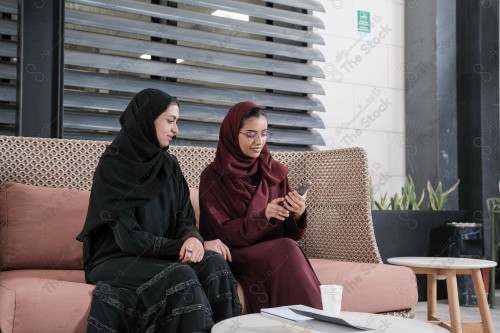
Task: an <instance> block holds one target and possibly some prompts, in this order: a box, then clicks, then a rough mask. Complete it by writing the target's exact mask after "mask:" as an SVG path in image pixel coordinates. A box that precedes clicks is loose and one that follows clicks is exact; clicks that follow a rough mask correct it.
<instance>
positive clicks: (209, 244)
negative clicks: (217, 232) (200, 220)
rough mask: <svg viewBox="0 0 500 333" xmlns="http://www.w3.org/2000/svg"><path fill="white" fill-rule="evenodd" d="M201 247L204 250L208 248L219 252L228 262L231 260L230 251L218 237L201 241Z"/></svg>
mask: <svg viewBox="0 0 500 333" xmlns="http://www.w3.org/2000/svg"><path fill="white" fill-rule="evenodd" d="M203 247H204V248H205V250H210V251H214V252H217V253H219V254H220V255H221V256H223V257H224V259H226V260H227V261H229V262H231V261H233V258H231V252H230V251H229V248H228V247H227V246H226V244H224V243H222V241H221V240H220V239H214V240H211V241H205V242H204V243H203Z"/></svg>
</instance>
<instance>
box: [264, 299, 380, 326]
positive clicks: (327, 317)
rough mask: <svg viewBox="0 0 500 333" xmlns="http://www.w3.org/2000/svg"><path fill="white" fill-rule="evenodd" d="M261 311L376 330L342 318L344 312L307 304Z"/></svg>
mask: <svg viewBox="0 0 500 333" xmlns="http://www.w3.org/2000/svg"><path fill="white" fill-rule="evenodd" d="M260 311H261V312H262V313H267V314H270V315H273V316H277V317H280V318H284V319H288V320H292V321H304V320H311V319H316V320H321V321H324V322H328V323H331V324H336V325H342V326H347V327H352V328H356V329H358V330H362V331H371V330H374V329H373V328H370V327H364V326H359V325H357V324H355V323H353V322H351V321H349V320H346V319H344V318H342V313H341V314H340V315H337V316H333V315H331V314H329V313H328V312H325V311H323V310H318V309H315V308H311V307H309V306H305V305H290V306H280V307H276V308H264V309H261V310H260Z"/></svg>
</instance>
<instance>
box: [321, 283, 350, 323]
mask: <svg viewBox="0 0 500 333" xmlns="http://www.w3.org/2000/svg"><path fill="white" fill-rule="evenodd" d="M320 289H321V302H322V303H323V311H325V312H328V313H329V314H331V315H334V316H337V315H339V314H340V308H341V306H342V289H344V287H343V286H341V285H338V284H324V285H321V286H320Z"/></svg>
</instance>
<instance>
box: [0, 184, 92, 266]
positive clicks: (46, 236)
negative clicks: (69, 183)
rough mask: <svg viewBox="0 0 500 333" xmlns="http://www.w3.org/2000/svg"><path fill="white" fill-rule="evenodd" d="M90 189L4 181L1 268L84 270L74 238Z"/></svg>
mask: <svg viewBox="0 0 500 333" xmlns="http://www.w3.org/2000/svg"><path fill="white" fill-rule="evenodd" d="M89 196H90V192H88V191H77V190H72V189H67V188H51V187H42V186H33V185H26V184H20V183H13V182H7V183H5V184H4V185H3V186H2V188H1V189H0V268H1V270H10V269H22V268H32V269H36V268H38V269H40V268H46V269H83V259H82V253H83V249H82V243H81V242H78V241H77V240H76V239H75V237H76V236H77V235H78V233H79V232H80V231H81V229H82V227H83V224H84V222H85V217H86V215H87V208H88V203H89Z"/></svg>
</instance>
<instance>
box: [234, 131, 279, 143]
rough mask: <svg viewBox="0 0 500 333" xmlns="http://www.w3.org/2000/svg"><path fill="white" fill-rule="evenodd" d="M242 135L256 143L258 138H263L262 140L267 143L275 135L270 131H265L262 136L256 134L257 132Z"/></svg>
mask: <svg viewBox="0 0 500 333" xmlns="http://www.w3.org/2000/svg"><path fill="white" fill-rule="evenodd" d="M240 133H241V134H243V135H244V136H246V137H247V138H248V140H251V141H255V140H257V138H262V140H264V141H267V140H269V139H270V138H271V136H272V135H273V132H271V131H270V130H267V131H264V132H262V133H260V134H259V133H257V132H255V131H248V132H240Z"/></svg>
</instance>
